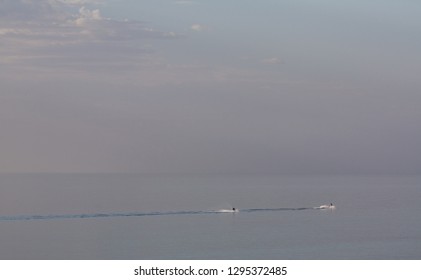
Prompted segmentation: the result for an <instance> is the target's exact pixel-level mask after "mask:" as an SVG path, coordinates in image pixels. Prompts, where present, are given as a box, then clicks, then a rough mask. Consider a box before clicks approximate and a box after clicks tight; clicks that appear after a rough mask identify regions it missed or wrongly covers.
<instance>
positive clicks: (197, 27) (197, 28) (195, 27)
mask: <svg viewBox="0 0 421 280" xmlns="http://www.w3.org/2000/svg"><path fill="white" fill-rule="evenodd" d="M190 29H191V30H193V31H197V32H202V31H205V30H206V29H207V28H206V26H203V25H200V24H193V25H192V26H190Z"/></svg>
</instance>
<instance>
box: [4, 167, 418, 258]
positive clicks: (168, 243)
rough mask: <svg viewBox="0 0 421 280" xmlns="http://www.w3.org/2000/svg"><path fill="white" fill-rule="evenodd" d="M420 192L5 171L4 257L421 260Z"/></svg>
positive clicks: (367, 184) (279, 179) (368, 182)
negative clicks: (329, 207) (327, 207)
mask: <svg viewBox="0 0 421 280" xmlns="http://www.w3.org/2000/svg"><path fill="white" fill-rule="evenodd" d="M420 201H421V177H420V176H181V175H180V176H162V175H161V176H158V175H157V176H154V175H140V174H2V175H0V232H1V234H0V259H3V260H5V259H11V260H22V259H44V260H55V259H58V260H62V259H66V260H73V259H76V260H85V259H98V260H106V259H110V260H119V259H125V260H130V259H154V260H155V259H162V260H171V259H181V260H191V259H201V260H207V259H210V260H219V259H271V260H278V259H285V260H290V259H292V260H295V259H296V260H302V259H306V260H318V259H320V260H342V259H345V260H351V259H359V260H367V259H370V260H371V259H379V260H386V259H396V260H398V259H404V260H409V259H421V202H420ZM330 203H333V204H334V205H335V207H336V208H335V209H320V207H319V206H321V205H330ZM232 208H236V211H232Z"/></svg>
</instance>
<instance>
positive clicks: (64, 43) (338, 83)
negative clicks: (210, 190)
mask: <svg viewBox="0 0 421 280" xmlns="http://www.w3.org/2000/svg"><path fill="white" fill-rule="evenodd" d="M420 13H421V2H418V1H410V0H402V1H389V0H386V1H361V0H357V1H333V0H322V1H317V3H315V2H314V1H310V0H298V1H297V0H286V1H279V0H263V1H252V0H232V1H204V0H192V1H175V0H159V1H157V0H143V1H138V0H125V1H116V0H102V1H101V0H67V1H66V0H38V1H27V0H0V42H1V43H0V155H1V156H0V173H8V172H134V173H170V174H186V173H188V174H372V173H375V174H420V173H421V148H420V143H421V79H420V73H421V36H419V33H420V30H421V17H419V15H420Z"/></svg>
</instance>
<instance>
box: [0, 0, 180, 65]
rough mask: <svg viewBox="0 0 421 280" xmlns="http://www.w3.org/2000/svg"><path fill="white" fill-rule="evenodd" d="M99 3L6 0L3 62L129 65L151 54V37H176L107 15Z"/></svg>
mask: <svg viewBox="0 0 421 280" xmlns="http://www.w3.org/2000/svg"><path fill="white" fill-rule="evenodd" d="M101 2H102V1H99V0H39V1H29V0H2V2H1V9H0V26H1V27H0V40H1V42H2V47H1V48H0V62H2V63H7V64H8V65H9V66H10V67H12V68H13V67H26V68H28V67H36V68H43V69H48V68H54V69H55V68H56V67H60V66H61V67H63V68H66V69H69V68H72V67H73V68H74V67H78V68H79V69H83V68H84V67H86V68H89V69H92V68H95V67H96V66H97V68H100V69H101V71H103V69H105V68H106V67H104V65H107V64H108V65H110V66H115V65H124V64H126V65H127V68H130V65H133V64H139V63H140V61H143V59H144V58H145V57H147V59H150V56H151V51H152V47H151V41H153V40H155V39H168V38H176V37H178V34H176V33H174V32H166V31H165V32H164V31H160V30H155V29H152V28H150V27H149V26H146V24H145V23H143V22H140V21H131V20H124V21H121V20H114V19H111V18H105V17H103V16H102V15H101V12H100V10H99V8H98V6H97V4H99V3H101ZM85 5H89V6H85Z"/></svg>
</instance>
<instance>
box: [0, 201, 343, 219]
mask: <svg viewBox="0 0 421 280" xmlns="http://www.w3.org/2000/svg"><path fill="white" fill-rule="evenodd" d="M335 208H336V207H335V206H334V205H321V206H319V207H300V208H250V209H235V208H234V209H219V210H209V211H168V212H126V213H96V214H66V215H20V216H0V221H25V220H57V219H89V218H116V217H145V216H170V215H206V214H208V215H209V214H224V213H233V214H234V213H252V212H274V211H303V210H324V209H332V210H333V209H335Z"/></svg>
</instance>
